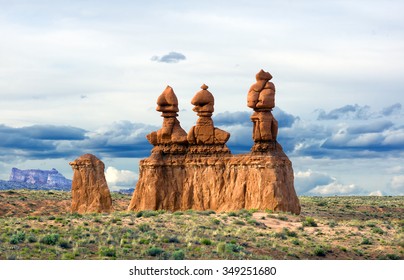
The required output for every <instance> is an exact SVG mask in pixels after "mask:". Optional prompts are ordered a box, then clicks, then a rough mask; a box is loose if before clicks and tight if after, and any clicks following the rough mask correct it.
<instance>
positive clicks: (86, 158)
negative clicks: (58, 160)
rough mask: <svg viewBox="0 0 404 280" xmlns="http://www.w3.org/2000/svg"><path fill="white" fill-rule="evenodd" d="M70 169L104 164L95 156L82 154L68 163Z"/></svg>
mask: <svg viewBox="0 0 404 280" xmlns="http://www.w3.org/2000/svg"><path fill="white" fill-rule="evenodd" d="M69 164H70V165H71V166H72V167H74V166H98V165H102V166H104V163H103V162H102V161H101V160H100V159H98V158H97V157H96V156H95V155H92V154H84V155H81V156H80V157H78V158H76V159H75V160H74V161H72V162H70V163H69Z"/></svg>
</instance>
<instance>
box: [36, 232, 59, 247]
mask: <svg viewBox="0 0 404 280" xmlns="http://www.w3.org/2000/svg"><path fill="white" fill-rule="evenodd" d="M58 240H59V234H57V233H51V234H48V235H45V236H44V237H43V238H42V239H41V240H40V242H41V243H43V244H46V245H56V243H57V242H58Z"/></svg>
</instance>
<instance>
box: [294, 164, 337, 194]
mask: <svg viewBox="0 0 404 280" xmlns="http://www.w3.org/2000/svg"><path fill="white" fill-rule="evenodd" d="M294 175H295V189H296V192H297V193H298V194H306V193H307V192H309V191H310V190H311V189H313V188H315V187H317V186H323V185H326V184H329V183H331V182H333V181H335V178H332V177H331V176H329V175H327V174H325V173H321V172H315V171H312V170H310V169H308V170H307V171H298V172H296V173H295V174H294Z"/></svg>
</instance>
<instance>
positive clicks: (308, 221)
mask: <svg viewBox="0 0 404 280" xmlns="http://www.w3.org/2000/svg"><path fill="white" fill-rule="evenodd" d="M302 225H303V226H304V227H316V226H317V223H316V221H315V220H314V218H313V217H306V219H305V220H304V221H303V223H302Z"/></svg>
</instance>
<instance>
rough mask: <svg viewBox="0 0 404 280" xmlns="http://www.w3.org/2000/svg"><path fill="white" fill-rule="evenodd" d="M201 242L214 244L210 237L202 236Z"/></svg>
mask: <svg viewBox="0 0 404 280" xmlns="http://www.w3.org/2000/svg"><path fill="white" fill-rule="evenodd" d="M201 244H203V245H212V241H210V239H208V238H202V239H201Z"/></svg>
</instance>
